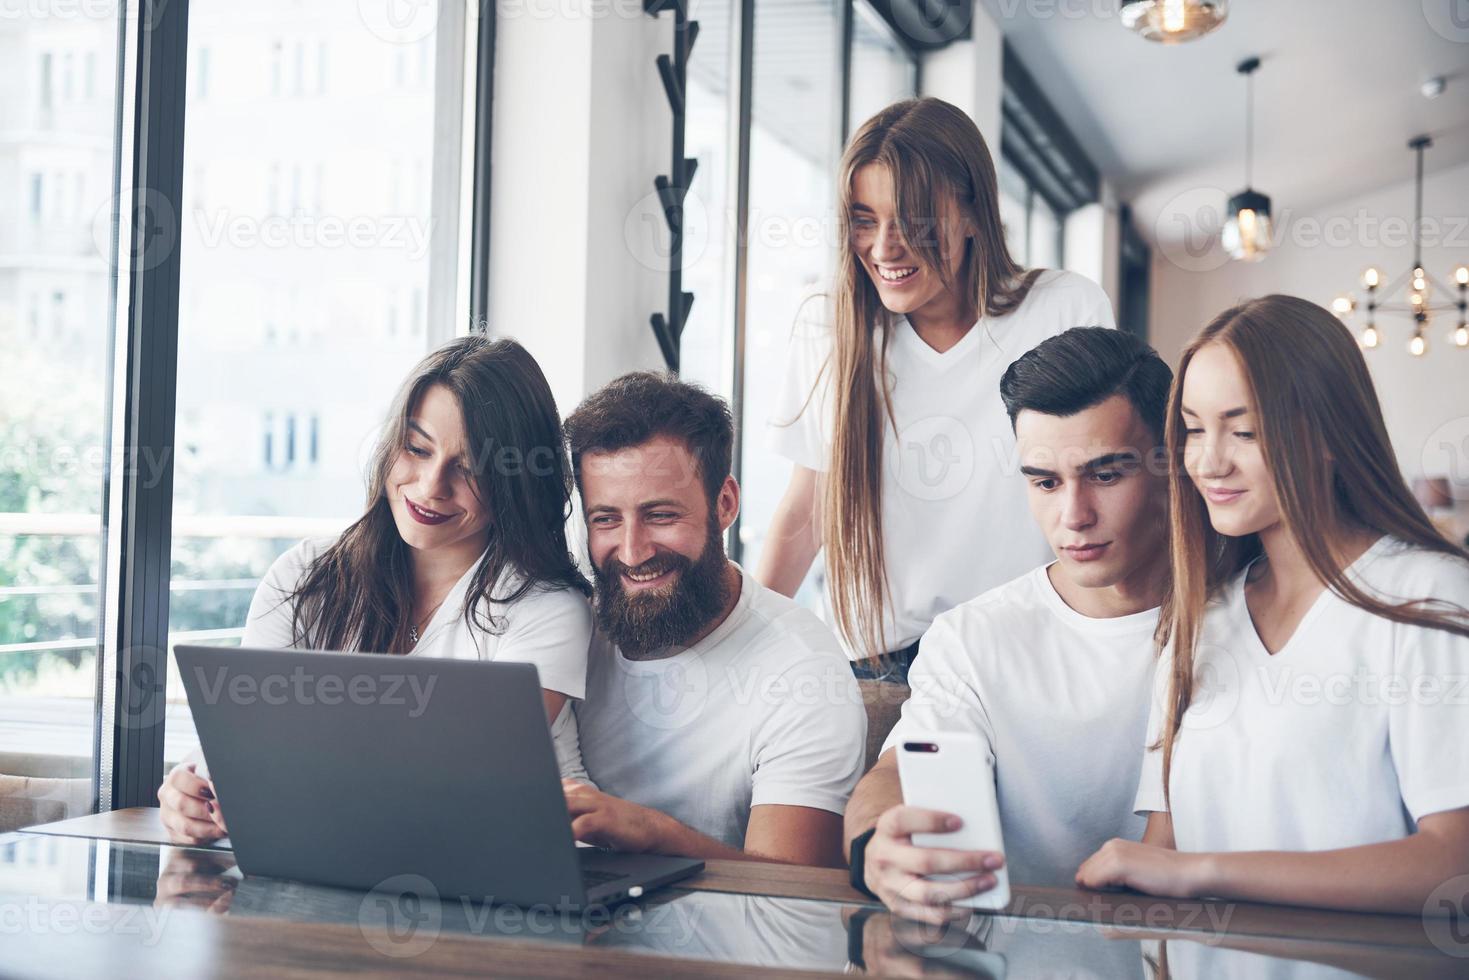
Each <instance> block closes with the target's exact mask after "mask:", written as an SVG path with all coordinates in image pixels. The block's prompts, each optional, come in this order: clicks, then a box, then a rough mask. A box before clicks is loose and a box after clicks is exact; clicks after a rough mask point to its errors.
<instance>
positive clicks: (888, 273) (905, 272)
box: [877, 266, 918, 282]
mask: <svg viewBox="0 0 1469 980" xmlns="http://www.w3.org/2000/svg"><path fill="white" fill-rule="evenodd" d="M917 271H918V268H917V267H916V266H915V267H913V268H911V269H898V270H888V269H883V268H879V269H878V270H877V274H878V275H880V276H882V277H883V278H884V279H886V280H887V281H888V282H902V281H903V280H904V279H907V278H908V277H909V276H911V275H913V273H915V272H917Z"/></svg>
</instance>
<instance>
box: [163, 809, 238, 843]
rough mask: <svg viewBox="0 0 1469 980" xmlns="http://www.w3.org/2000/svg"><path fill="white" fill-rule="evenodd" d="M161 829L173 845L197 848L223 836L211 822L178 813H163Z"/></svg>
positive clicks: (166, 811) (165, 811)
mask: <svg viewBox="0 0 1469 980" xmlns="http://www.w3.org/2000/svg"><path fill="white" fill-rule="evenodd" d="M163 827H164V829H165V830H167V831H168V839H169V840H170V841H172V842H173V843H175V844H183V845H186V846H189V847H197V846H199V845H200V844H209V843H212V842H214V841H217V840H219V839H220V838H221V837H223V836H224V835H223V834H221V833H220V832H219V827H218V826H217V825H216V824H215V823H214V821H212V820H195V819H193V818H192V817H187V816H184V815H183V814H181V813H179V812H178V811H169V810H167V809H165V810H164V811H163Z"/></svg>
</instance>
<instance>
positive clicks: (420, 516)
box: [403, 497, 454, 524]
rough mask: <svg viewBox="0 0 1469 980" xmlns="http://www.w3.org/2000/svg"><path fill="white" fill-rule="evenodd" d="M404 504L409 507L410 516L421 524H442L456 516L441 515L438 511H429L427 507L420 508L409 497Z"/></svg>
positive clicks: (404, 500) (404, 499)
mask: <svg viewBox="0 0 1469 980" xmlns="http://www.w3.org/2000/svg"><path fill="white" fill-rule="evenodd" d="M403 503H404V504H405V505H407V507H408V514H409V516H411V517H412V518H413V519H414V520H415V521H418V522H419V523H420V524H442V523H444V522H445V521H447V520H448V519H449V518H451V517H453V516H454V515H453V514H440V513H439V512H438V511H436V510H429V509H428V508H427V507H420V506H418V505H417V504H415V503H414V502H413V501H412V500H409V499H408V498H407V497H404V498H403Z"/></svg>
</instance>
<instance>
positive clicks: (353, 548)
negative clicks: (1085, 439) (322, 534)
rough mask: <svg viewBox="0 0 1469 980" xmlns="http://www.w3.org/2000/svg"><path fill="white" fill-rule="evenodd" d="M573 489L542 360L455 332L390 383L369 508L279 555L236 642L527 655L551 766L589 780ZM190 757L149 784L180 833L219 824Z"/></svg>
mask: <svg viewBox="0 0 1469 980" xmlns="http://www.w3.org/2000/svg"><path fill="white" fill-rule="evenodd" d="M570 500H571V471H570V467H569V465H568V463H567V458H566V450H565V446H564V443H563V440H562V432H561V422H560V419H559V418H558V417H557V414H556V403H555V401H554V400H553V398H552V395H551V389H550V386H549V385H548V384H547V383H546V378H545V376H544V375H543V374H542V373H541V369H540V367H539V365H537V364H536V362H535V360H534V359H533V358H532V357H531V356H530V354H528V353H527V352H526V351H525V349H524V348H523V347H521V346H520V345H519V344H517V343H515V342H514V341H512V340H490V339H488V338H486V337H483V336H478V335H476V336H470V337H464V338H460V339H458V340H454V341H451V342H450V343H448V344H446V345H444V346H443V347H441V348H440V349H438V350H437V351H434V352H433V353H432V354H430V355H428V357H426V358H424V360H423V361H422V362H420V363H419V365H418V366H417V367H416V368H415V369H414V370H413V372H412V374H410V375H409V377H408V379H407V381H406V382H405V383H404V384H403V387H402V389H401V390H400V391H399V393H398V396H397V398H396V400H395V402H394V404H393V407H392V409H391V411H390V414H389V416H388V424H387V425H386V427H385V429H384V431H383V433H382V435H381V438H380V439H379V441H378V444H377V448H376V451H375V453H374V456H373V463H372V467H371V470H370V476H369V483H368V494H367V509H366V512H365V513H364V514H363V515H362V516H361V517H360V518H358V519H357V521H356V522H355V523H353V524H352V525H351V526H350V527H349V528H347V530H346V531H344V532H342V534H341V536H339V537H337V538H336V539H324V540H307V541H303V542H301V543H300V544H299V545H297V546H296V547H294V548H292V549H291V550H290V551H287V552H286V553H285V554H283V555H282V556H281V557H280V558H278V559H277V560H276V562H275V563H274V564H273V565H272V566H271V567H270V570H269V571H268V572H267V573H266V576H265V579H264V581H263V582H261V584H260V587H259V588H258V589H257V590H256V592H255V597H254V600H253V601H252V602H251V604H250V612H249V615H248V617H247V620H246V625H245V635H244V638H243V639H242V641H241V644H242V645H243V646H246V647H264V648H294V649H301V650H357V651H368V652H374V653H385V654H422V655H425V656H431V657H447V658H455V659H471V660H508V661H519V662H525V663H533V664H535V665H536V667H537V669H538V670H539V672H540V677H541V684H542V685H543V690H542V697H543V699H544V701H545V707H546V716H547V718H548V720H549V721H550V723H551V726H552V735H553V739H554V742H555V745H556V754H557V758H558V760H559V761H560V763H561V770H562V774H563V775H564V776H579V775H584V772H583V770H582V769H581V754H580V750H579V748H578V744H577V737H576V722H575V720H574V716H573V714H572V712H571V710H570V706H569V705H568V704H567V703H566V702H567V700H568V698H579V697H581V696H582V695H583V693H584V689H585V684H586V651H587V644H588V642H589V641H590V638H591V630H592V617H591V610H590V606H589V604H588V602H587V596H588V595H589V593H590V589H589V587H588V585H587V583H586V581H585V580H584V579H583V578H582V577H581V574H580V573H579V572H578V571H577V569H576V565H575V563H574V561H573V559H572V557H571V554H570V551H569V549H568V547H567V541H566V530H565V527H566V524H565V522H566V518H567V515H568V513H569V507H570ZM446 748H448V747H446ZM201 761H202V760H200V759H199V758H198V757H197V755H196V756H193V757H191V758H189V759H186V760H185V762H183V763H181V764H180V765H178V766H176V767H175V768H174V770H173V771H172V772H170V773H169V775H168V778H167V779H166V780H165V781H164V784H163V786H162V787H161V788H160V789H159V791H158V798H159V801H160V803H161V804H162V808H163V822H164V825H165V826H166V827H167V828H168V830H169V833H170V836H172V837H173V838H174V839H175V840H178V841H180V842H186V843H196V842H200V841H204V840H210V839H214V838H217V837H220V836H222V835H223V834H224V833H225V826H224V821H223V818H222V816H221V814H220V812H219V807H218V805H217V804H216V803H215V802H214V793H213V786H212V784H211V783H210V782H209V780H208V779H207V778H206V776H205V775H204V773H202V772H200V771H199V769H200V766H199V763H200V762H201Z"/></svg>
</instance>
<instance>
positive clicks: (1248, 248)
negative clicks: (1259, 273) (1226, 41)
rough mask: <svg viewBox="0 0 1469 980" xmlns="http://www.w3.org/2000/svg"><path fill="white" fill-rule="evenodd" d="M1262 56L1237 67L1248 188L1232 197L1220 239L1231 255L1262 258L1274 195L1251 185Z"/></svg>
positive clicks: (1267, 247)
mask: <svg viewBox="0 0 1469 980" xmlns="http://www.w3.org/2000/svg"><path fill="white" fill-rule="evenodd" d="M1259 67H1260V59H1259V58H1246V59H1245V60H1244V61H1241V62H1240V63H1239V65H1238V66H1237V68H1236V71H1238V72H1239V73H1240V74H1241V75H1243V76H1245V89H1246V92H1245V189H1244V190H1242V191H1240V192H1239V193H1238V194H1236V195H1234V197H1231V198H1230V199H1229V207H1228V211H1229V217H1227V218H1226V219H1225V221H1224V228H1223V229H1222V230H1221V231H1220V234H1219V241H1220V244H1221V245H1223V246H1224V250H1225V251H1226V252H1228V253H1229V255H1230V257H1231V258H1236V259H1240V260H1242V261H1245V262H1258V261H1260V260H1261V259H1263V258H1264V257H1265V253H1266V252H1268V251H1269V250H1270V246H1271V243H1272V227H1271V221H1270V198H1268V197H1266V196H1265V195H1264V194H1261V193H1260V192H1258V191H1256V190H1255V189H1254V188H1253V187H1251V186H1250V176H1251V171H1252V170H1253V168H1254V157H1255V135H1254V134H1255V119H1254V115H1255V109H1254V106H1255V86H1254V78H1253V76H1254V73H1255V69H1256V68H1259Z"/></svg>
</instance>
